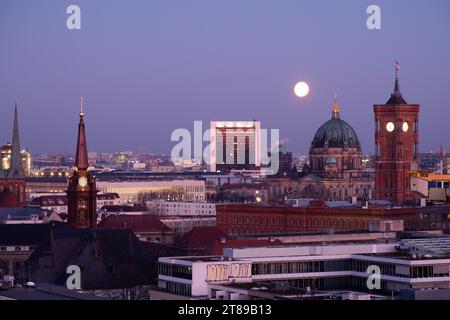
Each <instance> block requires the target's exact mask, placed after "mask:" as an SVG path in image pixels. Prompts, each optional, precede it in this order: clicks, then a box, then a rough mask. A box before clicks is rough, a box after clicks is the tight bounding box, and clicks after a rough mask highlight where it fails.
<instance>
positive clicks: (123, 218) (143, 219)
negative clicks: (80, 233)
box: [98, 214, 172, 232]
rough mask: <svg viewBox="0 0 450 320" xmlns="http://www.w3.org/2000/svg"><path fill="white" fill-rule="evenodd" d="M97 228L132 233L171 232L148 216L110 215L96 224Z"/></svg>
mask: <svg viewBox="0 0 450 320" xmlns="http://www.w3.org/2000/svg"><path fill="white" fill-rule="evenodd" d="M98 228H105V229H131V230H133V231H134V232H171V231H172V230H171V229H170V228H169V227H167V226H166V225H165V224H164V223H162V222H161V221H160V220H159V219H158V218H156V217H154V216H151V215H148V214H142V215H125V214H123V215H122V214H121V215H111V216H108V217H107V218H106V219H104V220H102V221H101V222H100V223H99V224H98Z"/></svg>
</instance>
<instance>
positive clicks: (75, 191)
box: [67, 98, 97, 228]
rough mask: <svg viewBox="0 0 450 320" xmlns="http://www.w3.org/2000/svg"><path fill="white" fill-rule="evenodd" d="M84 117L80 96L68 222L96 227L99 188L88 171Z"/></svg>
mask: <svg viewBox="0 0 450 320" xmlns="http://www.w3.org/2000/svg"><path fill="white" fill-rule="evenodd" d="M83 117H84V113H83V98H80V123H79V125H78V141H77V152H76V156H75V167H74V168H73V172H72V174H71V175H70V177H69V179H68V186H67V201H68V204H67V205H68V217H67V223H68V224H69V225H70V226H72V227H74V228H95V227H96V226H97V188H96V184H95V177H93V176H92V174H91V173H90V172H89V171H88V168H89V162H88V154H87V147H86V134H85V129H84V122H83Z"/></svg>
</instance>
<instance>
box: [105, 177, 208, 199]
mask: <svg viewBox="0 0 450 320" xmlns="http://www.w3.org/2000/svg"><path fill="white" fill-rule="evenodd" d="M97 188H98V190H100V191H103V192H105V193H117V194H119V196H120V198H121V199H122V200H123V201H124V202H131V203H132V202H142V201H145V200H157V199H164V200H170V201H180V200H182V201H203V200H205V181H202V180H149V181H121V182H113V181H98V182H97Z"/></svg>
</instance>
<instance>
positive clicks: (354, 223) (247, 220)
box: [218, 216, 367, 229]
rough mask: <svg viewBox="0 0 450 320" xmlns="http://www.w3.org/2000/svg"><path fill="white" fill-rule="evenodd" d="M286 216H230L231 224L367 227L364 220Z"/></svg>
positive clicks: (220, 219)
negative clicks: (285, 217)
mask: <svg viewBox="0 0 450 320" xmlns="http://www.w3.org/2000/svg"><path fill="white" fill-rule="evenodd" d="M218 220H219V222H222V223H223V222H224V219H223V217H219V218H218ZM284 220H285V219H284V218H281V217H272V218H266V217H243V216H241V217H238V216H232V217H229V218H228V223H229V224H242V225H258V226H265V225H276V226H281V225H283V226H285V225H287V226H299V227H302V226H306V227H317V228H341V229H344V228H348V229H365V228H366V227H367V224H366V222H365V221H364V220H348V219H331V218H330V219H308V220H306V221H305V220H304V219H302V218H287V219H286V223H285V222H284Z"/></svg>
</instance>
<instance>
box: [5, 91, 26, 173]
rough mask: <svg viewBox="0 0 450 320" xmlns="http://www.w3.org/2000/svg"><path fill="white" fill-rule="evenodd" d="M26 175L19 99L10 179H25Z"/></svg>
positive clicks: (15, 119) (15, 117)
mask: <svg viewBox="0 0 450 320" xmlns="http://www.w3.org/2000/svg"><path fill="white" fill-rule="evenodd" d="M24 176H25V173H24V171H23V166H22V157H21V155H20V137H19V119H18V116H17V98H16V99H15V100H14V125H13V136H12V150H11V163H10V167H9V173H8V178H14V179H18V178H23V177H24Z"/></svg>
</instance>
